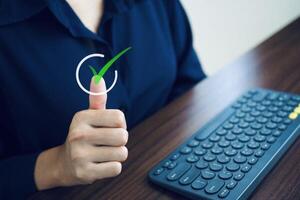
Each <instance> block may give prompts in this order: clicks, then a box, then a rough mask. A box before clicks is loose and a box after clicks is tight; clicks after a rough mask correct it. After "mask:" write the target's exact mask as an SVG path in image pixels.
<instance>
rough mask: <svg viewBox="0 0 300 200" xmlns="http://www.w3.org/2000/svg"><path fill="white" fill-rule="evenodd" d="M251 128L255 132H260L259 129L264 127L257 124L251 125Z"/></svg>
mask: <svg viewBox="0 0 300 200" xmlns="http://www.w3.org/2000/svg"><path fill="white" fill-rule="evenodd" d="M251 128H252V129H254V130H259V129H261V128H262V125H261V124H259V123H256V122H255V123H252V124H251Z"/></svg>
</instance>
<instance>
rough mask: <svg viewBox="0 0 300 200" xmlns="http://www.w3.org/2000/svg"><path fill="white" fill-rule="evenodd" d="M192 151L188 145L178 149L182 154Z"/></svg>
mask: <svg viewBox="0 0 300 200" xmlns="http://www.w3.org/2000/svg"><path fill="white" fill-rule="evenodd" d="M191 152H192V148H190V147H183V148H182V149H181V150H180V153H182V154H189V153H191Z"/></svg>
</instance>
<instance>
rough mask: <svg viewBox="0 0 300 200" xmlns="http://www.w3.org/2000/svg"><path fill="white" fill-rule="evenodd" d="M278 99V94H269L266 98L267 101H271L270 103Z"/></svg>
mask: <svg viewBox="0 0 300 200" xmlns="http://www.w3.org/2000/svg"><path fill="white" fill-rule="evenodd" d="M278 97H279V94H278V93H270V94H269V95H268V96H267V99H269V100H271V101H274V100H276V99H277V98H278Z"/></svg>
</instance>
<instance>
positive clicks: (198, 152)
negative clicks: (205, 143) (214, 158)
mask: <svg viewBox="0 0 300 200" xmlns="http://www.w3.org/2000/svg"><path fill="white" fill-rule="evenodd" d="M194 154H196V155H197V156H202V155H204V154H206V149H203V148H202V147H197V148H195V149H194Z"/></svg>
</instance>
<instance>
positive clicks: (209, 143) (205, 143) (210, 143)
mask: <svg viewBox="0 0 300 200" xmlns="http://www.w3.org/2000/svg"><path fill="white" fill-rule="evenodd" d="M213 145H214V144H213V143H212V142H209V141H204V142H203V143H202V144H201V146H202V147H203V148H205V149H209V148H211V147H212V146H213Z"/></svg>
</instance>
